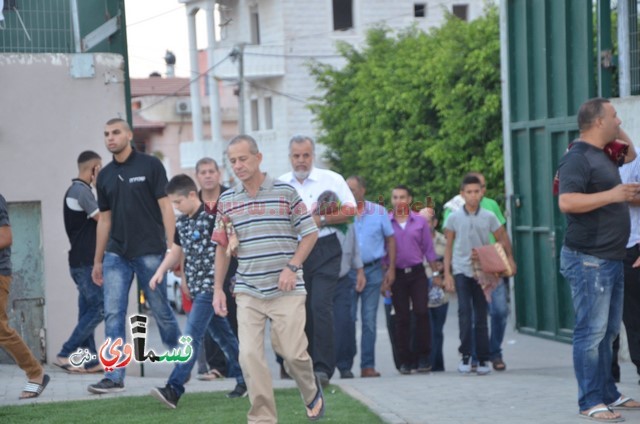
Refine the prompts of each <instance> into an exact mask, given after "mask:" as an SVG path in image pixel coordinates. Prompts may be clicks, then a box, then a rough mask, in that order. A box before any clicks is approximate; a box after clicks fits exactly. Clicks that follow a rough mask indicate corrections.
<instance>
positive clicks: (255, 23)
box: [250, 7, 260, 44]
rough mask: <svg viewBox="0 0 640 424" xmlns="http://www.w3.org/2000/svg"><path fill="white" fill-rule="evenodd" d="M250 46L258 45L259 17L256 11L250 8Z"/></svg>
mask: <svg viewBox="0 0 640 424" xmlns="http://www.w3.org/2000/svg"><path fill="white" fill-rule="evenodd" d="M250 16H251V18H250V19H251V44H260V15H259V14H258V9H257V8H255V7H252V8H251V12H250Z"/></svg>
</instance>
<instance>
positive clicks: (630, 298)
mask: <svg viewBox="0 0 640 424" xmlns="http://www.w3.org/2000/svg"><path fill="white" fill-rule="evenodd" d="M638 256H640V246H639V245H635V246H633V247H630V248H629V249H627V256H626V257H625V259H624V298H623V307H622V321H623V322H624V328H625V329H626V330H627V341H628V342H629V356H631V362H633V364H634V365H635V366H636V371H637V373H638V374H639V375H640V312H639V311H640V268H633V267H632V265H633V263H634V262H635V260H636V259H638ZM619 349H620V341H619V337H617V338H616V340H615V341H614V344H613V370H612V371H614V372H613V375H614V378H616V377H617V378H616V380H618V381H619V380H620V368H619V366H618V351H619ZM616 370H617V373H616Z"/></svg>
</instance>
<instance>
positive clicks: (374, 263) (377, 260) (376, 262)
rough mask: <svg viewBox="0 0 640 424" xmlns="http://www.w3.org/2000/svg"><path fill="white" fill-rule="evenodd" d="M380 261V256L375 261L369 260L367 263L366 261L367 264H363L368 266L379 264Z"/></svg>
mask: <svg viewBox="0 0 640 424" xmlns="http://www.w3.org/2000/svg"><path fill="white" fill-rule="evenodd" d="M380 261H381V259H380V258H378V259H376V260H375V261H371V262H367V263H365V264H363V265H364V267H365V268H366V267H368V266H372V265H378V264H379V263H380Z"/></svg>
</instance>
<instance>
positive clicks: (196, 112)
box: [187, 7, 204, 142]
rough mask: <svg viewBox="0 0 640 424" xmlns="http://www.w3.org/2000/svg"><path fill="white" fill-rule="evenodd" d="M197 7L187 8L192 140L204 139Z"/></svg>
mask: <svg viewBox="0 0 640 424" xmlns="http://www.w3.org/2000/svg"><path fill="white" fill-rule="evenodd" d="M197 13H198V8H195V7H194V8H193V9H187V23H188V27H189V59H190V62H191V84H190V87H189V89H190V92H191V123H192V125H193V141H198V142H200V141H202V140H203V139H204V136H203V131H202V105H201V103H200V78H198V75H200V72H198V38H197V35H196V14H197Z"/></svg>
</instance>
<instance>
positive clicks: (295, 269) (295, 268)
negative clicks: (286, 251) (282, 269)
mask: <svg viewBox="0 0 640 424" xmlns="http://www.w3.org/2000/svg"><path fill="white" fill-rule="evenodd" d="M287 268H289V269H290V270H291V271H293V272H298V271H299V270H301V269H302V267H301V266H298V265H294V264H287Z"/></svg>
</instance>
